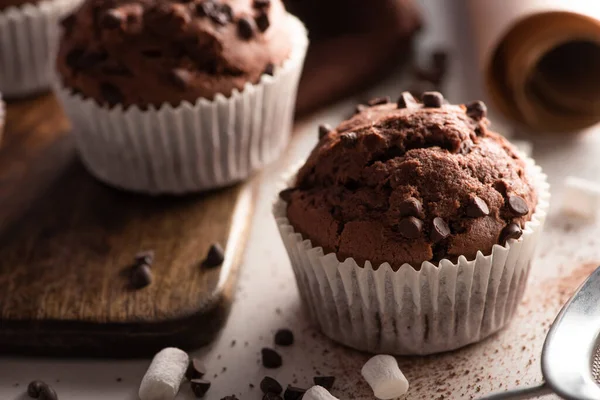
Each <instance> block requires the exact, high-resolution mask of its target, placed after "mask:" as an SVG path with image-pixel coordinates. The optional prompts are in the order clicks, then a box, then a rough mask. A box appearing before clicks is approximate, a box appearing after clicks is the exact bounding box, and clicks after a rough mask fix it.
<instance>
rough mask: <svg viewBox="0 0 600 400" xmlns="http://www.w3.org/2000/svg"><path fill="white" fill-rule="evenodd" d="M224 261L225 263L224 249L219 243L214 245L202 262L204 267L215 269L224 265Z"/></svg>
mask: <svg viewBox="0 0 600 400" xmlns="http://www.w3.org/2000/svg"><path fill="white" fill-rule="evenodd" d="M223 261H225V252H224V251H223V247H221V245H220V244H219V243H213V244H212V245H211V246H210V248H209V249H208V253H207V254H206V258H205V259H204V261H203V262H202V265H203V266H204V267H206V268H214V267H218V266H219V265H221V264H223Z"/></svg>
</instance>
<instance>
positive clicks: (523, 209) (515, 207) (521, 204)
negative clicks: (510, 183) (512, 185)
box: [508, 195, 529, 217]
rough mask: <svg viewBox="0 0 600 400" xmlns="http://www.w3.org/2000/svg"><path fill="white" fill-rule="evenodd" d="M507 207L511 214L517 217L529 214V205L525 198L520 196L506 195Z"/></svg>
mask: <svg viewBox="0 0 600 400" xmlns="http://www.w3.org/2000/svg"><path fill="white" fill-rule="evenodd" d="M508 208H509V209H510V211H511V212H512V213H513V214H515V215H518V216H519V217H522V216H523V215H527V214H529V206H528V205H527V202H526V201H525V199H523V198H522V197H520V196H515V195H512V196H508Z"/></svg>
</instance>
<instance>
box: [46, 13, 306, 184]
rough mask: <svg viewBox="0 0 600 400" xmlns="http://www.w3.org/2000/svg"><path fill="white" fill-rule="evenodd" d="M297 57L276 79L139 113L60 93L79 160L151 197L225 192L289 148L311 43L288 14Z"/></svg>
mask: <svg viewBox="0 0 600 400" xmlns="http://www.w3.org/2000/svg"><path fill="white" fill-rule="evenodd" d="M288 18H289V22H288V26H289V28H290V34H291V35H292V46H293V47H292V52H291V54H290V57H289V59H288V60H287V61H286V62H285V63H284V64H283V66H282V67H280V68H277V69H276V71H275V74H274V76H268V75H263V77H262V78H261V81H260V83H258V84H256V85H252V84H250V83H247V84H246V86H245V87H244V90H242V91H241V92H239V91H234V93H233V94H232V95H231V96H230V97H228V98H226V97H225V96H223V95H220V94H219V95H217V96H216V98H215V99H214V100H213V101H209V100H206V99H199V100H198V101H197V102H196V103H195V104H189V103H184V104H182V105H180V106H178V107H175V108H174V107H172V106H171V105H169V104H165V105H163V106H162V107H160V109H158V110H157V109H154V108H150V109H149V110H146V111H144V110H140V109H139V108H138V107H130V108H129V109H127V110H125V111H124V110H123V109H122V107H121V106H117V107H114V108H112V109H109V108H106V107H101V106H99V105H98V104H97V103H96V102H95V101H94V100H92V99H84V98H83V97H81V95H78V94H73V93H71V92H70V91H69V90H67V89H65V88H59V89H58V94H59V98H60V99H61V100H62V102H63V105H64V108H65V111H66V113H67V114H68V116H69V117H70V119H71V122H72V124H73V134H74V136H75V140H76V143H77V147H78V150H79V153H80V156H81V158H82V160H83V162H84V164H85V165H86V166H87V168H88V170H89V171H90V172H91V173H92V174H93V175H95V176H96V177H97V178H98V179H100V180H102V181H104V182H106V183H108V184H110V185H113V186H116V187H119V188H123V189H127V190H132V191H137V192H144V193H148V194H159V193H170V194H181V193H186V192H194V191H201V190H207V189H213V188H218V187H222V186H227V185H230V184H232V183H235V182H237V181H240V180H243V179H245V178H247V177H249V176H250V175H251V174H252V172H254V171H256V170H258V169H259V168H261V167H263V166H264V165H266V164H268V163H269V162H271V161H273V160H275V159H276V158H277V157H278V156H279V155H280V154H281V152H282V151H283V149H284V148H285V146H286V145H287V143H288V141H289V138H290V135H291V130H292V120H293V115H294V106H295V101H296V92H297V88H298V81H299V79H300V74H301V72H302V65H303V63H304V56H305V54H306V49H307V47H308V38H307V34H306V29H305V28H304V25H302V23H301V22H300V21H299V20H298V19H297V18H295V17H293V16H291V15H289V16H288Z"/></svg>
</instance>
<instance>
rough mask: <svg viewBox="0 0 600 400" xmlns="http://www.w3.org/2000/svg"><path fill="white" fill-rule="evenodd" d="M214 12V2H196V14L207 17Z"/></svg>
mask: <svg viewBox="0 0 600 400" xmlns="http://www.w3.org/2000/svg"><path fill="white" fill-rule="evenodd" d="M214 12H215V3H213V2H212V1H203V2H202V3H199V4H196V14H198V15H199V16H201V17H208V16H209V15H212V14H213V13H214Z"/></svg>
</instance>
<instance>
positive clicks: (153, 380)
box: [139, 347, 190, 400]
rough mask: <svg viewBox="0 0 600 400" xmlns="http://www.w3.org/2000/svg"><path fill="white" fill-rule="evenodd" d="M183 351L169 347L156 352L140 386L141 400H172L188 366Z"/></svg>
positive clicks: (187, 359) (187, 360)
mask: <svg viewBox="0 0 600 400" xmlns="http://www.w3.org/2000/svg"><path fill="white" fill-rule="evenodd" d="M189 361H190V359H189V357H188V355H187V353H186V352H185V351H182V350H179V349H176V348H174V347H169V348H166V349H163V350H161V351H160V352H158V353H157V354H156V355H155V356H154V359H152V363H151V364H150V367H148V371H146V375H144V378H143V379H142V383H141V385H140V391H139V396H140V399H141V400H173V399H174V398H175V396H176V395H177V392H178V391H179V386H180V385H181V381H183V376H184V375H185V371H186V370H187V367H188V364H189Z"/></svg>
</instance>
